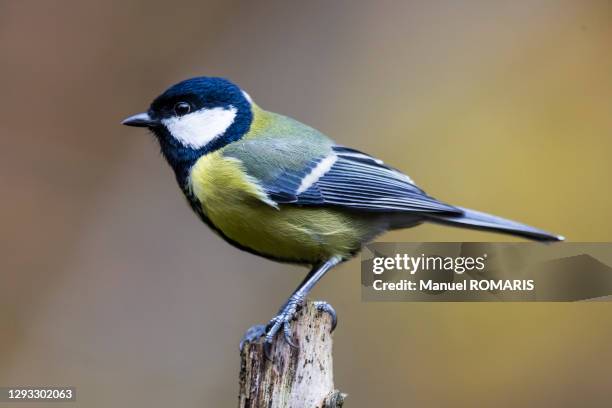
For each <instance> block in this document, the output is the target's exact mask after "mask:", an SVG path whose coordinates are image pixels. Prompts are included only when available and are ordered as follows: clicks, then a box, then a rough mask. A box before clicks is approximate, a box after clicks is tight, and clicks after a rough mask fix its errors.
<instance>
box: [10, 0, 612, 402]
mask: <svg viewBox="0 0 612 408" xmlns="http://www.w3.org/2000/svg"><path fill="white" fill-rule="evenodd" d="M611 40H612V3H610V1H607V0H601V1H578V0H574V1H567V0H566V1H559V0H557V1H546V0H542V1H519V2H512V3H511V2H502V1H499V2H490V1H462V2H458V1H450V0H449V1H446V2H425V1H411V2H385V1H377V2H374V1H372V2H365V1H364V2H357V1H351V2H348V1H347V2H342V1H333V2H332V1H327V2H323V1H313V2H281V1H278V2H247V1H243V2H238V1H204V0H197V1H189V2H169V1H135V0H134V1H118V0H112V1H97V2H91V1H38V2H34V1H3V2H0V50H1V51H2V58H1V63H0V74H1V76H0V78H1V80H0V81H1V89H2V93H1V95H2V97H1V98H0V133H1V137H2V139H1V140H2V148H1V149H0V155H1V156H0V166H1V167H0V183H1V185H2V200H1V201H0V211H1V213H2V229H1V231H2V233H1V235H0V240H1V241H0V244H1V246H0V248H1V251H2V257H1V259H2V261H1V263H0V268H1V270H0V281H1V284H0V385H27V384H38V385H50V384H67V385H74V386H76V387H77V388H78V402H77V403H75V404H71V406H75V407H77V406H78V407H108V406H129V407H169V406H176V407H205V406H206V407H208V406H218V407H226V406H230V407H231V406H234V405H235V403H236V392H237V378H236V377H237V373H238V354H237V344H238V341H239V339H240V337H241V335H242V333H243V331H244V330H245V329H246V328H247V327H248V326H250V325H251V324H253V323H256V322H263V321H267V319H269V318H270V317H271V316H272V314H273V313H274V311H275V310H276V308H277V307H278V306H279V305H280V304H281V303H282V302H283V301H284V299H285V297H286V296H287V295H288V294H289V292H290V291H291V290H292V289H293V287H294V286H295V285H296V284H297V282H298V281H299V280H300V279H301V276H302V274H303V273H304V271H302V270H301V269H299V268H297V267H293V266H286V265H280V264H275V263H272V262H269V261H266V260H263V259H259V258H257V257H253V256H251V255H249V254H246V253H241V252H239V251H237V250H236V249H234V248H232V247H230V246H229V245H227V244H226V243H225V242H223V241H222V240H220V239H218V238H217V237H216V236H215V235H214V234H213V233H212V232H210V231H209V230H208V229H207V228H206V227H205V226H204V225H202V224H200V223H199V222H198V221H197V219H196V217H195V216H194V215H193V214H192V213H191V212H190V210H189V209H188V207H187V205H186V204H185V202H184V199H183V198H182V197H181V195H180V194H179V191H178V189H177V187H176V186H175V182H174V180H173V176H172V174H171V172H170V171H169V169H168V167H167V166H166V165H165V164H164V163H163V162H162V160H161V158H160V157H159V153H158V148H157V146H156V145H155V143H154V141H153V139H152V138H151V137H149V136H148V135H147V134H146V132H144V131H142V130H140V131H139V130H135V129H128V128H124V127H121V126H120V125H119V122H120V120H121V119H122V118H123V117H125V116H127V115H129V114H132V113H136V112H138V111H141V110H143V109H144V108H146V106H147V104H148V103H149V101H150V100H151V99H152V98H153V97H154V96H156V94H157V93H159V92H160V91H161V90H163V89H164V88H165V87H166V86H168V85H170V84H171V83H173V82H176V81H178V80H181V79H183V78H186V77H189V76H195V75H222V76H226V77H229V78H231V79H233V80H234V81H236V82H237V83H239V84H240V85H241V86H242V87H244V88H245V89H246V90H247V91H248V92H249V93H250V94H251V95H252V96H253V97H254V99H255V100H256V101H257V102H258V103H259V104H260V105H261V106H263V107H265V108H267V109H270V110H274V111H279V112H282V113H285V114H288V115H290V116H293V117H295V118H297V119H299V120H302V121H304V122H306V123H308V124H310V125H312V126H314V127H317V128H319V129H320V130H322V131H324V132H326V133H327V134H329V135H331V136H333V137H334V138H335V139H336V140H337V141H339V142H341V143H343V144H347V145H351V146H354V147H356V148H359V149H361V150H364V151H367V152H370V153H372V154H374V155H377V156H380V157H382V158H384V159H385V160H386V161H387V162H388V163H390V164H392V165H394V166H396V167H399V168H401V169H402V170H404V171H406V172H408V173H409V174H410V175H411V176H412V177H413V178H414V179H415V180H416V181H417V182H418V183H419V184H420V185H421V186H423V187H424V188H425V189H426V190H427V191H428V192H430V193H431V194H432V195H433V196H435V197H438V198H440V199H443V200H445V201H448V202H451V203H455V204H459V205H463V206H467V207H474V208H478V209H480V210H485V211H489V212H492V213H496V214H499V215H503V216H507V217H511V218H515V219H518V220H521V221H524V222H527V223H530V224H534V225H536V226H539V227H541V228H546V229H550V230H553V231H555V232H558V233H562V234H564V235H566V236H567V237H568V238H569V239H570V240H572V241H605V240H610V239H612V233H611V232H610V231H611V230H612V229H611V227H612V216H611V215H610V208H611V204H612V193H611V192H610V188H609V175H610V174H611V171H612V162H611V161H610V160H609V158H610V148H611V147H612V141H611V140H612V119H611V114H610V112H611V111H612V76H611V75H610V73H611V72H612V52H611V47H610V44H611ZM507 239H508V238H505V237H501V236H497V235H492V234H484V233H477V232H467V231H462V230H454V229H449V228H443V227H435V226H424V227H419V228H417V229H413V230H407V231H402V232H396V233H392V234H388V235H386V236H385V237H384V238H383V240H387V241H410V240H413V241H426V240H444V241H453V240H475V241H478V240H481V241H482V240H485V241H486V240H507ZM314 295H315V296H316V297H318V298H324V299H327V300H329V301H331V302H332V303H333V304H334V305H335V306H336V308H337V310H338V312H339V314H340V319H341V320H340V326H339V330H338V332H337V334H336V353H335V355H336V360H335V365H336V383H337V385H338V386H339V387H340V388H341V389H342V390H344V391H347V392H349V393H350V400H349V402H348V406H350V407H371V406H388V407H412V406H418V407H446V406H453V407H474V406H495V407H516V406H528V407H542V406H555V407H561V406H589V407H591V406H602V407H603V406H609V399H610V389H611V386H612V375H611V374H612V372H611V368H610V367H611V366H612V365H611V363H612V350H611V347H610V344H611V343H612V325H611V324H610V322H611V311H612V309H611V307H610V306H609V305H608V304H606V303H598V304H592V303H582V304H410V303H406V304H366V303H362V302H361V301H360V283H359V262H358V261H352V262H350V263H347V264H345V265H343V266H342V267H340V268H339V269H338V270H336V271H334V273H332V274H330V276H328V277H326V278H325V280H324V281H323V282H322V284H321V285H320V287H318V288H317V290H316V291H315V294H314ZM23 406H24V407H26V406H27V405H26V404H24V405H23Z"/></svg>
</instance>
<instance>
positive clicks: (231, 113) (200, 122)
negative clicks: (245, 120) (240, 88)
mask: <svg viewBox="0 0 612 408" xmlns="http://www.w3.org/2000/svg"><path fill="white" fill-rule="evenodd" d="M236 112H237V110H236V108H234V107H233V106H230V108H229V109H224V108H212V109H200V110H199V111H195V112H192V113H189V114H187V115H184V116H177V117H172V118H168V119H162V123H163V124H164V126H166V128H167V129H168V131H169V132H170V134H171V135H172V137H174V138H175V139H176V140H178V141H179V142H181V144H182V145H183V146H185V147H191V148H193V149H199V148H202V147H204V146H206V145H207V144H208V143H210V142H211V141H213V140H214V139H216V138H218V137H219V136H222V135H223V134H224V133H225V131H226V130H227V129H229V127H230V126H232V123H234V119H236Z"/></svg>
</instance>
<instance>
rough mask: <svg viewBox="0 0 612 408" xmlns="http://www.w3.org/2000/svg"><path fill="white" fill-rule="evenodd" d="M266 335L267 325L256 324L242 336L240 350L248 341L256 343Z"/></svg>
mask: <svg viewBox="0 0 612 408" xmlns="http://www.w3.org/2000/svg"><path fill="white" fill-rule="evenodd" d="M265 335H266V325H265V324H256V325H255V326H252V327H250V328H249V329H248V330H247V331H246V333H244V336H242V340H240V351H242V349H244V346H245V345H246V344H247V343H255V342H256V341H257V340H258V339H260V338H261V337H263V336H265Z"/></svg>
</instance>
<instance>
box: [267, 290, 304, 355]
mask: <svg viewBox="0 0 612 408" xmlns="http://www.w3.org/2000/svg"><path fill="white" fill-rule="evenodd" d="M303 304H304V297H303V296H299V295H292V296H291V297H290V298H289V300H288V301H287V303H286V304H285V306H283V307H282V309H281V310H280V312H279V313H278V315H276V316H274V317H273V318H272V320H270V322H268V325H267V326H266V336H265V340H264V352H265V353H266V357H267V358H268V359H269V360H271V359H272V358H271V357H272V343H274V338H275V337H276V334H277V333H278V332H279V331H280V329H281V328H282V329H283V335H284V337H285V341H286V342H287V344H289V345H290V346H291V347H293V348H298V346H297V344H295V342H294V341H293V331H292V328H291V322H292V321H293V319H295V316H296V315H297V312H298V311H299V310H300V308H301V307H302V305H303Z"/></svg>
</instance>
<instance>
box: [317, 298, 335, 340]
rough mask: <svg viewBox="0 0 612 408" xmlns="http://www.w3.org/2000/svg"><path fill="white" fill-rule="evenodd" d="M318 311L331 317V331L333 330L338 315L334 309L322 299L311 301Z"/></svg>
mask: <svg viewBox="0 0 612 408" xmlns="http://www.w3.org/2000/svg"><path fill="white" fill-rule="evenodd" d="M313 303H314V305H315V307H316V308H317V310H318V311H319V312H324V313H328V314H329V315H330V317H331V331H332V332H333V331H334V330H335V329H336V326H337V325H338V315H337V314H336V309H334V307H333V306H332V305H330V304H329V303H327V302H326V301H324V300H317V301H315V302H313Z"/></svg>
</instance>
